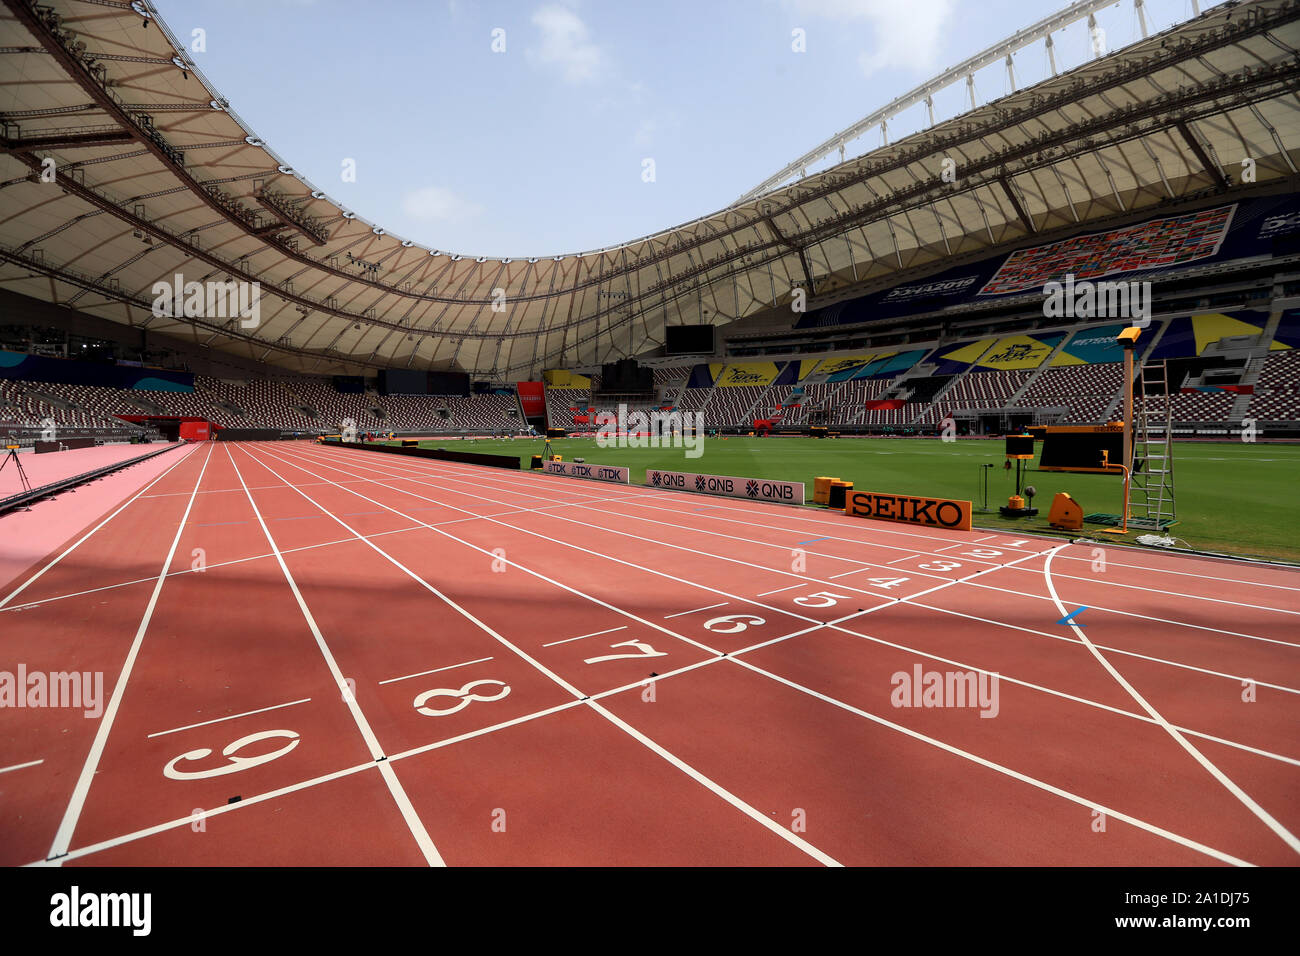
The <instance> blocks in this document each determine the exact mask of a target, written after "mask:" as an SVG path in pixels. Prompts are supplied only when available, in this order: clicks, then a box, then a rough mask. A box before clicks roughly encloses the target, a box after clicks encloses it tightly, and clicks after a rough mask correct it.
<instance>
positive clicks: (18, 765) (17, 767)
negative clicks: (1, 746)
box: [0, 757, 45, 773]
mask: <svg viewBox="0 0 1300 956" xmlns="http://www.w3.org/2000/svg"><path fill="white" fill-rule="evenodd" d="M42 763H45V758H44V757H42V758H41V759H40V760H29V761H27V763H16V764H14V765H13V766H11V767H0V773H8V772H9V771H10V770H22V769H23V768H24V767H35V766H36V765H37V764H42Z"/></svg>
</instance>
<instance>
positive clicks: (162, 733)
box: [145, 697, 311, 740]
mask: <svg viewBox="0 0 1300 956" xmlns="http://www.w3.org/2000/svg"><path fill="white" fill-rule="evenodd" d="M309 700H311V698H310V697H304V698H302V699H301V700H291V701H289V702H288V703H287V704H276V705H275V706H273V707H262V708H259V709H258V710H246V711H244V712H243V713H242V714H231V715H230V716H229V717H218V718H216V719H215V720H204V721H201V722H200V723H197V724H186V725H185V726H184V727H173V728H172V729H171V730H160V731H158V732H157V733H155V734H148V735H147V736H146V737H145V739H146V740H149V739H151V738H153V737H165V736H167V735H168V734H175V733H180V732H181V731H182V730H193V729H194V728H195V727H207V726H208V725H209V724H219V723H222V722H223V721H227V720H238V719H239V718H240V717H252V716H253V715H254V714H265V713H266V712H267V711H268V710H279V709H280V708H282V707H292V706H294V705H295V704H305V703H307V702H308V701H309Z"/></svg>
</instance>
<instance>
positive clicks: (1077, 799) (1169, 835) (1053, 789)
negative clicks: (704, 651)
mask: <svg viewBox="0 0 1300 956" xmlns="http://www.w3.org/2000/svg"><path fill="white" fill-rule="evenodd" d="M732 662H733V663H735V664H736V665H738V666H740V667H744V668H747V669H749V670H751V671H753V672H754V673H756V674H760V675H762V676H764V677H767V678H769V679H770V680H774V681H776V682H778V683H781V684H785V685H786V686H787V687H790V688H792V689H794V690H797V691H799V692H800V693H803V694H807V695H808V696H810V697H814V698H817V699H818V700H821V701H824V702H826V703H828V704H831V705H832V706H835V707H839V708H841V709H843V710H847V711H849V712H850V713H853V714H857V715H858V716H859V717H864V718H866V719H867V720H869V721H871V722H872V723H876V724H879V725H881V726H882V727H887V728H889V729H890V730H894V731H897V732H898V733H900V734H904V735H905V736H908V737H911V738H913V739H915V740H919V741H920V742H922V743H924V744H929V745H930V746H931V747H936V748H938V749H939V750H944V751H947V752H948V753H950V754H952V755H954V756H956V757H961V758H963V759H965V760H969V761H970V762H972V763H976V764H979V765H980V766H982V767H987V768H988V769H989V770H993V771H995V772H997V773H1000V774H1002V775H1004V776H1007V777H1010V778H1012V779H1013V780H1018V781H1020V782H1021V783H1026V784H1028V785H1029V786H1031V787H1036V788H1038V789H1039V790H1044V791H1046V792H1047V793H1050V794H1053V795H1055V796H1058V797H1061V798H1062V799H1065V800H1068V801H1070V802H1071V803H1075V804H1078V805H1079V806H1082V807H1086V808H1087V809H1089V810H1097V811H1100V812H1101V813H1104V814H1105V815H1106V816H1108V817H1113V818H1114V819H1116V820H1121V821H1123V822H1124V823H1127V824H1129V826H1133V827H1137V828H1138V829H1140V830H1145V831H1147V832H1148V833H1152V834H1154V835H1156V836H1160V837H1163V838H1164V839H1166V840H1168V841H1170V842H1171V843H1177V844H1179V845H1180V846H1184V847H1187V848H1188V849H1191V850H1196V851H1197V852H1198V853H1203V854H1205V855H1206V856H1210V857H1213V858H1214V859H1216V860H1219V861H1221V862H1224V863H1230V864H1232V865H1233V866H1253V864H1251V863H1248V862H1247V861H1245V860H1241V859H1238V858H1237V857H1234V856H1231V855H1229V854H1227V853H1224V852H1223V851H1221V850H1216V849H1214V848H1213V847H1210V846H1206V845H1205V844H1203V843H1199V842H1197V841H1196V840H1192V839H1189V838H1188V837H1184V836H1181V835H1179V834H1177V833H1174V832H1173V831H1171V830H1166V829H1164V828H1163V827H1158V826H1156V825H1154V824H1151V823H1147V822H1146V821H1145V820H1141V819H1139V818H1138V817H1134V816H1131V815H1129V814H1127V813H1124V812H1122V811H1119V810H1115V809H1112V808H1111V807H1108V806H1106V805H1104V804H1101V803H1098V802H1097V801H1095V800H1088V799H1087V798H1085V797H1081V796H1079V795H1078V794H1076V793H1072V792H1071V791H1069V790H1064V789H1062V788H1061V787H1057V786H1054V785H1052V784H1050V783H1047V782H1046V781H1043V780H1039V779H1038V778H1036V777H1031V776H1029V774H1025V773H1021V772H1020V771H1018V770H1013V769H1011V768H1010V767H1007V766H1004V765H1002V764H1000V763H997V762H995V761H992V760H989V759H988V758H986V757H981V756H980V755H979V754H975V753H971V752H970V751H967V750H963V749H962V748H960V747H956V746H954V745H952V744H949V743H945V742H944V741H942V740H939V739H937V738H935V737H930V736H929V735H927V734H923V733H921V732H920V731H917V730H913V729H911V728H910V727H904V726H903V725H902V724H896V723H894V722H893V721H892V720H886V719H885V718H884V717H880V716H878V715H876V714H873V713H871V712H870V711H865V710H862V709H861V708H858V707H854V706H853V705H852V704H848V703H845V702H844V701H841V700H838V699H836V698H834V697H831V696H829V695H827V694H823V693H821V692H820V691H816V690H813V689H812V688H811V687H805V686H803V685H802V684H799V683H796V682H795V681H792V680H789V679H788V678H785V677H782V676H781V675H779V674H774V673H772V672H771V671H767V670H764V669H763V668H761V667H758V666H757V665H755V664H751V663H750V662H749V661H743V660H738V659H735V658H733V659H732Z"/></svg>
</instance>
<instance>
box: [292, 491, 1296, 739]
mask: <svg viewBox="0 0 1300 956" xmlns="http://www.w3.org/2000/svg"><path fill="white" fill-rule="evenodd" d="M325 467H327V468H330V469H331V470H334V471H339V472H341V473H343V474H349V472H347V471H344V470H343V469H340V468H337V467H335V466H330V465H325ZM372 470H373V469H372ZM307 473H308V474H312V472H307ZM379 473H380V474H383V472H379ZM353 474H355V473H353ZM371 481H372V483H374V484H376V485H378V486H380V487H386V488H390V489H392V490H394V491H398V492H399V493H401V494H405V495H409V496H411V497H415V498H422V499H424V500H433V499H426V498H424V496H422V495H419V494H416V493H414V492H411V491H407V490H405V489H400V488H393V486H391V485H386V484H384V483H383V482H381V481H379V480H377V479H371ZM348 490H350V491H351V489H348ZM352 493H353V494H358V492H356V491H352ZM453 493H459V492H453ZM461 494H463V493H461ZM448 507H453V508H454V507H455V506H448ZM553 517H554V516H553ZM562 520H565V521H572V522H573V523H576V524H579V525H581V526H583V527H591V528H595V529H597V530H609V529H602V528H600V526H597V525H587V524H586V523H584V522H579V521H575V520H574V519H567V518H564V519H562ZM496 523H498V524H502V525H503V526H505V527H508V528H515V529H516V530H521V531H524V532H525V533H528V534H531V535H534V536H536V537H540V538H542V539H544V540H547V541H551V542H553V543H555V544H558V545H561V546H564V547H570V548H576V549H577V550H581V551H587V552H588V553H592V554H596V555H597V556H599V557H602V558H604V559H606V560H610V561H615V562H617V563H620V564H625V565H630V566H631V567H634V568H638V569H640V570H642V571H645V572H646V573H649V574H653V575H656V576H659V577H665V578H668V579H670V580H673V581H677V582H678V583H685V584H688V585H690V586H692V587H697V588H703V589H705V590H711V591H714V592H715V593H718V594H720V595H724V596H727V597H732V598H733V599H736V600H740V601H742V602H744V603H750V604H756V605H757V606H759V607H763V608H768V609H772V610H776V611H778V612H779V613H782V614H785V615H787V616H794V617H797V618H800V619H802V620H807V621H809V622H812V623H821V622H816V621H815V619H812V618H806V617H804V616H803V615H799V614H797V613H794V614H793V615H792V612H789V611H785V610H783V609H780V608H772V607H771V606H770V605H765V604H762V603H761V602H756V601H753V600H752V599H745V598H740V597H738V596H737V595H732V594H728V592H725V591H721V590H719V589H717V588H712V587H708V586H705V585H701V584H696V583H694V582H687V581H684V580H683V579H681V578H677V577H675V576H674V575H671V574H668V573H667V572H663V571H659V570H656V569H653V568H646V567H643V566H641V565H636V564H632V563H631V562H627V561H624V560H622V559H620V558H616V557H613V556H612V555H609V554H605V553H602V552H594V551H590V550H589V549H586V548H582V547H580V546H578V545H575V544H573V543H572V542H567V541H563V540H561V539H557V538H551V537H549V536H547V535H544V534H541V533H539V532H535V531H529V530H528V529H523V528H517V526H515V525H511V524H508V523H506V522H496ZM672 527H677V526H672ZM684 530H689V529H684ZM615 533H617V534H623V535H625V536H629V537H631V535H626V533H624V532H615ZM452 537H454V536H452ZM635 537H637V538H638V540H645V537H644V535H641V536H635ZM457 540H459V539H457ZM652 540H655V539H652ZM660 543H665V544H667V543H666V542H660ZM667 546H669V547H674V548H678V549H680V550H686V551H691V552H692V553H697V554H704V555H706V556H711V557H717V558H721V559H723V560H726V561H732V562H733V563H739V564H747V562H743V561H739V560H737V559H733V558H729V557H727V556H725V555H716V554H711V553H709V552H700V551H695V549H691V548H686V547H684V546H681V545H671V544H668V545H667ZM773 546H774V547H779V546H777V545H773ZM1038 554H1039V552H1027V553H1025V554H1022V555H1021V556H1020V557H1018V558H1013V559H1011V560H1010V561H1006V562H1004V563H1002V564H992V563H991V562H984V563H988V564H990V566H989V567H985V568H982V569H980V570H978V571H975V572H973V573H971V574H968V575H965V576H964V577H961V578H942V579H941V581H942V583H940V584H938V585H935V586H934V587H931V588H928V589H926V590H922V591H918V592H916V593H914V594H911V595H906V596H903V597H893V598H888V599H887V600H886V601H885V603H883V604H880V605H877V606H876V607H873V608H870V609H868V610H866V611H864V612H861V613H860V614H855V615H852V616H854V617H857V616H861V614H867V613H871V612H873V611H877V610H880V609H882V608H886V607H891V606H893V605H894V604H898V603H908V602H911V601H912V600H914V599H916V598H920V597H924V596H926V595H929V594H932V593H935V592H937V591H941V590H944V589H946V588H949V587H952V586H954V585H956V584H963V583H969V582H972V581H973V579H975V578H978V577H982V576H983V575H986V574H990V573H992V572H994V571H997V570H1000V569H1002V568H1005V567H1014V566H1015V565H1018V564H1019V563H1021V562H1024V561H1029V560H1031V559H1033V558H1035V557H1037V556H1038ZM756 567H761V566H756ZM811 583H826V582H822V581H813V582H811ZM976 586H981V585H976ZM787 590H788V589H787ZM848 590H858V589H855V588H852V587H850V588H848ZM998 590H1002V589H998ZM860 593H865V594H868V595H869V596H871V597H880V596H879V595H875V594H871V593H870V592H860ZM1034 596H1035V597H1038V596H1037V595H1034ZM1042 600H1050V599H1049V598H1047V597H1042ZM917 606H919V607H926V608H928V609H930V610H942V609H940V608H931V607H930V606H929V605H917ZM997 623H998V624H1001V622H997ZM1003 626H1014V625H1003ZM840 629H841V630H844V629H843V628H840ZM847 633H849V634H852V635H854V636H857V637H867V636H866V635H861V634H859V633H858V632H855V631H847ZM780 639H781V638H777V639H775V640H780ZM867 639H869V640H876V639H874V638H869V637H867ZM882 643H888V642H882ZM891 646H898V647H901V645H891ZM907 650H909V651H910V652H912V653H916V654H918V655H920V656H924V657H930V658H933V659H936V660H945V659H944V658H940V657H938V656H937V655H935V654H933V653H929V652H925V651H919V650H915V649H911V648H908V649H907ZM948 663H955V662H948ZM1189 666H1190V665H1189ZM966 669H972V670H982V669H981V668H966ZM1004 679H1007V678H1004ZM1020 683H1025V682H1023V681H1021V682H1020ZM1027 686H1034V687H1035V688H1036V689H1040V690H1042V691H1044V692H1046V693H1049V694H1055V695H1057V696H1061V697H1071V696H1072V695H1068V694H1065V693H1064V692H1060V691H1054V690H1051V689H1049V688H1045V687H1038V685H1027ZM1096 706H1104V705H1100V704H1096ZM1131 716H1134V717H1135V718H1136V717H1137V715H1131ZM1138 719H1141V718H1138ZM1188 732H1189V733H1193V734H1196V735H1198V736H1206V737H1208V736H1210V735H1208V734H1202V733H1201V732H1197V731H1188ZM1233 746H1238V747H1240V748H1242V749H1254V748H1250V747H1249V746H1248V745H1246V744H1233ZM1263 753H1267V752H1263ZM1279 759H1286V758H1279Z"/></svg>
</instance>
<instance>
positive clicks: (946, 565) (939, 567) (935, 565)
mask: <svg viewBox="0 0 1300 956" xmlns="http://www.w3.org/2000/svg"><path fill="white" fill-rule="evenodd" d="M917 567H918V568H920V569H921V570H922V571H952V570H953V569H955V568H960V567H961V562H960V561H931V562H930V563H929V564H918V565H917Z"/></svg>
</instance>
